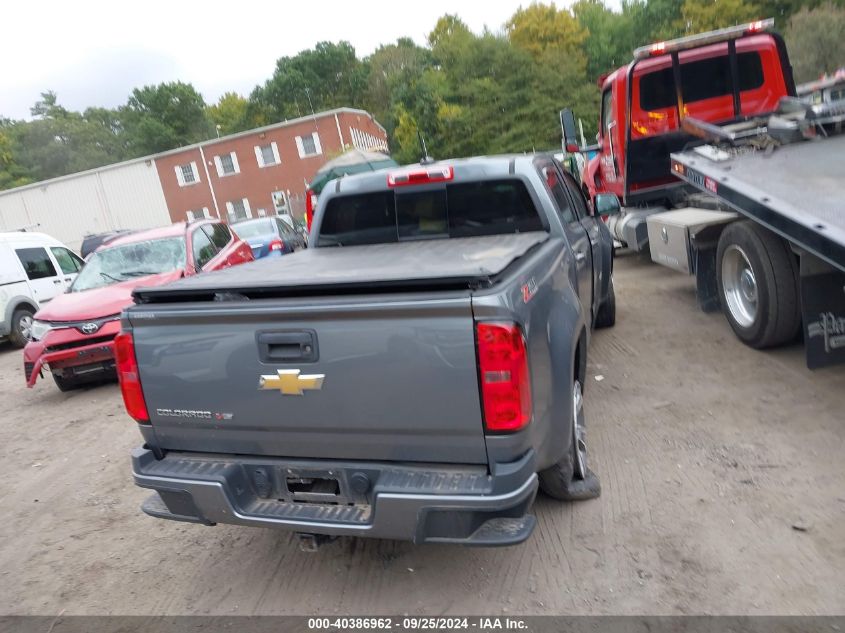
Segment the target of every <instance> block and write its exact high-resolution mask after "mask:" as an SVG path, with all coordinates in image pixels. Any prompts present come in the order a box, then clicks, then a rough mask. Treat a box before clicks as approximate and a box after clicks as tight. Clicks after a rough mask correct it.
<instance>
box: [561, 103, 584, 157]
mask: <svg viewBox="0 0 845 633" xmlns="http://www.w3.org/2000/svg"><path fill="white" fill-rule="evenodd" d="M560 130H561V132H562V133H563V147H564V149H565V150H566V151H567V152H578V151H580V150H579V148H578V133H577V131H576V128H575V115H574V114H572V110H570V109H569V108H564V109H563V110H561V111H560Z"/></svg>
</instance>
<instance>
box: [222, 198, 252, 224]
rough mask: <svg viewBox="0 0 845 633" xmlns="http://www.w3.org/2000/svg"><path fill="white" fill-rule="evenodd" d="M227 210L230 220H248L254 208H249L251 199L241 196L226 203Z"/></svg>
mask: <svg viewBox="0 0 845 633" xmlns="http://www.w3.org/2000/svg"><path fill="white" fill-rule="evenodd" d="M226 212H227V213H228V214H229V222H237V221H238V220H246V219H247V218H251V217H252V210H251V209H250V208H249V200H247V199H246V198H241V199H240V200H232V201H231V202H227V203H226Z"/></svg>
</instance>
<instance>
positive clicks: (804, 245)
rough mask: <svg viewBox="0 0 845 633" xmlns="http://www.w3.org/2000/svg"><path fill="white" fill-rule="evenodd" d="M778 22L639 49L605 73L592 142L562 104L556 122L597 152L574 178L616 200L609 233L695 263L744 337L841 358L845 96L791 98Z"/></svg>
mask: <svg viewBox="0 0 845 633" xmlns="http://www.w3.org/2000/svg"><path fill="white" fill-rule="evenodd" d="M773 25H774V21H773V20H761V21H757V22H751V23H748V24H743V25H739V26H735V27H730V28H726V29H720V30H718V31H712V32H708V33H702V34H699V35H693V36H690V37H684V38H679V39H676V40H671V41H666V42H658V43H655V44H652V45H650V46H644V47H641V48H638V49H637V50H635V51H634V59H633V61H632V62H631V63H629V64H628V65H627V66H624V67H622V68H620V69H618V70H616V71H615V72H613V73H611V74H609V75H607V76H606V77H605V78H603V80H602V81H601V87H602V100H601V103H602V106H601V115H600V121H599V134H598V136H597V141H598V145H597V146H596V147H592V148H578V145H577V136H576V129H575V120H574V116H573V114H572V112H571V111H569V110H563V111H562V112H561V124H562V127H563V131H564V141H565V145H566V148H567V151H585V150H596V151H597V152H598V154H597V156H596V157H595V158H593V159H592V160H591V161H590V162H589V163H588V166H587V168H586V170H585V174H584V177H583V179H582V180H583V182H584V183H585V184H584V186H585V187H586V189H587V190H588V192H589V194H590V197H591V198H592V199H593V200H594V201H595V204H596V205H597V210H598V211H599V213H602V209H601V208H600V207H601V206H602V205H601V204H600V200H596V198H595V196H596V194H598V193H613V194H616V196H618V197H619V199H620V201H621V202H622V208H621V210H620V212H618V213H615V214H613V215H611V216H610V217H608V218H607V224H608V227H609V228H610V230H611V233H612V234H613V236H614V238H615V239H616V240H618V241H619V242H621V243H622V244H623V245H625V246H628V247H629V248H631V249H633V250H636V251H645V250H646V249H648V250H649V251H650V252H651V257H652V259H653V260H654V261H655V262H657V263H659V264H662V265H664V266H667V267H669V268H673V269H676V270H679V271H682V272H685V273H687V274H691V275H694V276H695V278H696V286H697V293H698V301H699V305H700V306H701V308H702V309H704V310H706V311H710V310H718V309H719V308H720V307H721V309H722V311H723V312H724V314H725V316H726V318H727V319H728V322H729V323H730V325H731V328H732V329H733V330H734V333H735V334H736V335H737V337H738V338H739V339H740V340H742V341H743V342H744V343H746V344H747V345H749V346H751V347H755V348H765V347H773V346H777V345H781V344H784V343H788V342H791V341H794V340H796V339H797V338H798V337H799V332H800V331H801V330H802V329H803V336H804V342H805V349H806V354H807V364H808V366H809V367H811V368H815V367H821V366H825V365H831V364H835V363H841V362H845V207H843V198H845V196H843V194H845V135H843V133H842V132H843V129H845V100H828V101H825V102H824V103H818V104H813V103H810V102H808V101H802V100H800V99H799V98H798V97H797V93H796V87H795V83H794V81H793V78H792V69H791V65H790V62H789V56H788V54H787V50H786V46H785V45H784V42H783V39H782V38H781V37H780V36H779V35H777V34H776V33H773V32H771V29H772V27H773ZM836 94H839V93H838V92H837V93H836ZM843 94H845V93H843ZM802 325H803V328H802Z"/></svg>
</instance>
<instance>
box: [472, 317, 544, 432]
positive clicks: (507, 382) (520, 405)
mask: <svg viewBox="0 0 845 633" xmlns="http://www.w3.org/2000/svg"><path fill="white" fill-rule="evenodd" d="M476 340H477V345H478V371H479V380H480V381H481V399H482V401H483V405H484V426H485V428H486V429H487V430H488V431H493V432H503V431H504V432H508V431H518V430H520V429H522V428H523V427H525V426H526V425H527V424H528V423H529V422H530V421H531V383H530V377H529V375H528V353H527V351H526V348H525V338H524V337H523V336H522V330H520V328H519V326H518V325H516V324H515V323H478V324H476Z"/></svg>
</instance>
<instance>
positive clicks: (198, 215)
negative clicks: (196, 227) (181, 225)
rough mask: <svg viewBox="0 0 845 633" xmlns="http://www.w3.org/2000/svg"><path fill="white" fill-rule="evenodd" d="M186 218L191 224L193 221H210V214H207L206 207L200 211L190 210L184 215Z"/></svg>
mask: <svg viewBox="0 0 845 633" xmlns="http://www.w3.org/2000/svg"><path fill="white" fill-rule="evenodd" d="M186 215H187V216H188V222H193V221H194V220H202V219H206V220H209V219H211V213H209V212H208V207H203V208H202V209H192V210H190V211H188V212H187V213H186Z"/></svg>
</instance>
